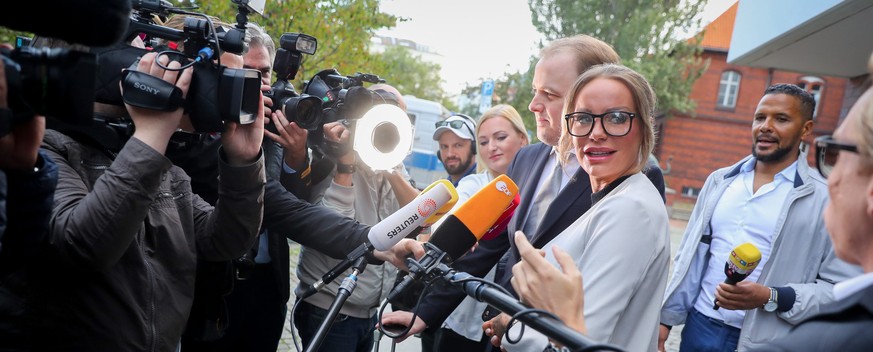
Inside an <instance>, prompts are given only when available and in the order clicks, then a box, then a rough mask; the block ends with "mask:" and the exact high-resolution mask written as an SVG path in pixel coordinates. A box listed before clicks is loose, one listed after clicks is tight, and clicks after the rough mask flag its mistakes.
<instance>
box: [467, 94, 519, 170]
mask: <svg viewBox="0 0 873 352" xmlns="http://www.w3.org/2000/svg"><path fill="white" fill-rule="evenodd" d="M496 117H502V118H504V119H506V120H507V121H509V123H510V124H512V127H513V129H514V130H515V132H516V133H518V134H519V135H521V139H522V140H523V141H524V144H523V145H528V143H530V137H528V135H527V128H525V127H524V120H522V118H521V114H519V113H518V110H515V108H514V107H512V105H507V104H500V105H495V106H493V107H491V108H490V109H488V110H487V111H485V113H483V114H482V116H481V117H479V121H478V122H476V136H475V141H476V165H477V166H476V171H477V172H482V171H485V169H487V167H486V166H485V160H483V159H482V151H481V150H479V129H480V128H482V123H483V122H485V121H488V120H490V119H493V118H496Z"/></svg>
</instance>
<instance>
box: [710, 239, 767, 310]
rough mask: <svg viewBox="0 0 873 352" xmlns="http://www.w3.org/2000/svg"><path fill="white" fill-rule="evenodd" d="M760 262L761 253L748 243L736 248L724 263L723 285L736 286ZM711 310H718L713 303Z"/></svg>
mask: <svg viewBox="0 0 873 352" xmlns="http://www.w3.org/2000/svg"><path fill="white" fill-rule="evenodd" d="M760 262H761V251H760V250H758V247H755V245H753V244H751V243H749V242H746V243H743V244H741V245H739V246H737V247H736V248H734V250H732V251H731V254H730V255H729V256H728V260H727V261H726V262H725V263H724V274H725V276H727V277H726V278H725V279H724V283H726V284H729V285H736V284H737V282H740V281H743V280H745V279H746V277H748V276H749V274H751V273H752V271H753V270H755V268H756V267H758V263H760ZM712 309H716V310H718V305H717V304H715V302H713V307H712Z"/></svg>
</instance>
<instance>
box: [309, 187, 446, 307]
mask: <svg viewBox="0 0 873 352" xmlns="http://www.w3.org/2000/svg"><path fill="white" fill-rule="evenodd" d="M457 201H458V192H457V191H456V190H455V187H454V186H452V183H451V182H449V181H448V180H439V181H436V182H434V183H432V184H431V185H430V186H428V187H427V188H425V190H424V191H422V192H421V193H420V194H419V195H418V197H415V199H413V200H412V201H411V202H409V204H407V205H406V206H404V207H403V208H400V209H399V210H397V211H396V212H394V213H393V214H391V215H389V216H388V217H387V218H385V219H382V221H380V222H379V223H378V224H376V225H373V226H372V227H371V228H370V232H369V233H367V241H365V242H364V243H362V244H361V245H360V246H358V247H357V248H355V249H354V250H353V251H352V252H350V253H349V254H348V255H347V256H346V258H345V259H343V261H341V262H340V263H339V264H337V265H336V266H335V267H334V268H333V269H330V270H329V271H328V272H327V273H326V274H324V276H322V277H321V279H320V280H318V281H317V282H315V283H314V284H312V285H310V286H309V287H308V288H306V289H301V287H300V286H298V287H297V288H296V289H295V290H294V294H295V295H296V296H297V297H298V298H306V297H309V296H311V295H313V294H315V293H316V292H318V291H319V290H321V288H322V287H324V285H325V284H327V283H329V282H331V281H333V280H334V279H336V277H337V276H339V275H340V274H342V273H343V272H344V271H346V269H348V268H349V267H351V266H352V264H353V263H354V261H355V260H356V259H358V258H360V257H363V256H364V255H366V254H367V253H370V252H372V251H373V250H378V251H385V250H388V249H390V248H391V247H394V245H396V244H397V243H398V242H400V240H402V239H404V238H406V236H408V235H409V234H411V233H412V232H413V231H415V230H416V229H418V228H419V226H421V225H422V224H423V223H425V222H426V221H427V220H428V219H429V218H431V217H432V216H434V215H436V214H437V213H439V212H440V211H443V213H445V210H443V209H444V208H445V207H448V209H451V208H452V206H454V205H455V202H457Z"/></svg>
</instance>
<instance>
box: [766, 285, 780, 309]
mask: <svg viewBox="0 0 873 352" xmlns="http://www.w3.org/2000/svg"><path fill="white" fill-rule="evenodd" d="M778 307H779V292H778V291H776V289H775V288H772V287H770V299H769V300H767V303H765V304H764V311H767V312H775V311H776V308H778Z"/></svg>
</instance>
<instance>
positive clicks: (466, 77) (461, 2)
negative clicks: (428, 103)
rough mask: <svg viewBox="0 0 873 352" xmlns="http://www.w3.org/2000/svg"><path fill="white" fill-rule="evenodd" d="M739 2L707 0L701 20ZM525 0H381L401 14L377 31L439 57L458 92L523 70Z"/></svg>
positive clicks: (530, 31) (447, 83) (529, 32)
mask: <svg viewBox="0 0 873 352" xmlns="http://www.w3.org/2000/svg"><path fill="white" fill-rule="evenodd" d="M736 1H737V0H709V2H708V3H707V5H706V8H705V9H704V11H703V13H702V17H701V18H702V22H703V24H704V25H705V24H706V23H709V22H711V21H712V20H714V19H715V18H716V17H718V15H720V14H721V13H722V12H724V11H725V10H727V8H728V7H730V6H731V5H732V4H733V3H734V2H736ZM527 2H528V0H440V1H421V0H382V2H381V10H382V11H383V12H386V13H390V14H393V15H396V16H399V17H402V18H407V19H408V20H407V21H405V22H400V23H398V24H397V26H396V27H395V28H392V29H388V30H382V31H379V32H377V34H379V35H384V36H391V37H396V38H400V39H409V40H412V41H415V42H417V43H419V44H422V45H425V46H428V47H430V49H431V50H433V51H435V52H437V53H438V54H439V55H440V57H441V58H442V62H439V64H440V65H442V78H443V80H444V82H443V88H444V89H445V90H446V91H447V92H448V93H449V94H456V93H459V92H460V90H461V89H462V88H463V87H464V86H465V84H466V82H471V83H477V82H479V81H480V79H481V78H492V79H496V78H499V77H500V76H502V75H503V73H505V72H515V71H519V70H526V69H527V67H528V66H527V65H528V60H529V58H530V56H532V55H536V53H537V50H538V48H539V41H540V40H541V39H542V36H541V35H540V34H539V33H537V32H536V29H534V26H533V24H531V18H530V10H529V8H528V5H527Z"/></svg>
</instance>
